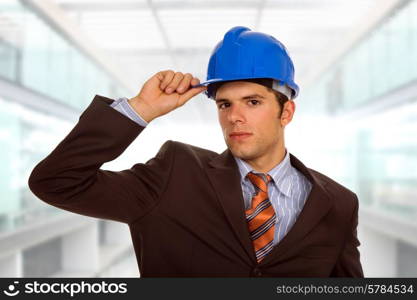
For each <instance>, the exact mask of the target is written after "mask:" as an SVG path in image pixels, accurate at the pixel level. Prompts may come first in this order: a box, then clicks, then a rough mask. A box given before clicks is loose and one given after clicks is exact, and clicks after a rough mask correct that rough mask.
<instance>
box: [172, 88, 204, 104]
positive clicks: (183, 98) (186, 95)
mask: <svg viewBox="0 0 417 300" xmlns="http://www.w3.org/2000/svg"><path fill="white" fill-rule="evenodd" d="M206 89H207V87H206V86H200V87H197V88H191V89H189V90H188V91H187V92H185V93H184V94H182V95H181V96H180V99H179V105H180V106H181V105H183V104H184V103H185V102H187V101H188V100H190V99H191V98H192V97H194V96H195V95H198V94H199V93H201V92H202V91H205V90H206Z"/></svg>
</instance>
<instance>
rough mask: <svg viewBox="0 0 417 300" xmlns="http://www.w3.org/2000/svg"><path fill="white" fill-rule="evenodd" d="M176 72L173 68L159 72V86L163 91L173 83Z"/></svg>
mask: <svg viewBox="0 0 417 300" xmlns="http://www.w3.org/2000/svg"><path fill="white" fill-rule="evenodd" d="M174 75H175V72H174V71H172V70H166V71H161V72H159V73H158V74H157V76H158V79H159V80H160V81H161V84H160V85H159V88H160V89H161V90H162V91H163V90H165V88H166V87H167V86H168V84H170V83H171V81H172V79H173V78H174Z"/></svg>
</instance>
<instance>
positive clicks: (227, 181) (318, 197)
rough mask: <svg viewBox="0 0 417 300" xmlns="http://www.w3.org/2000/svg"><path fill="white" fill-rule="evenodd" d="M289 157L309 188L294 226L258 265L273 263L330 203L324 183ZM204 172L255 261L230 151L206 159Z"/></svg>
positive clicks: (309, 228)
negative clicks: (310, 187)
mask: <svg viewBox="0 0 417 300" xmlns="http://www.w3.org/2000/svg"><path fill="white" fill-rule="evenodd" d="M290 160H291V165H292V166H293V167H294V168H296V169H297V170H298V171H300V172H301V173H302V174H303V175H304V176H305V177H306V178H307V179H308V180H309V181H310V182H311V183H312V189H311V191H310V194H309V196H308V197H307V200H306V202H305V204H304V208H303V209H302V211H301V212H300V215H299V216H298V218H297V221H296V222H295V223H294V225H293V227H292V228H291V229H290V231H289V232H288V233H287V234H286V236H285V237H284V238H283V239H282V240H281V241H280V242H279V243H278V244H277V245H276V246H275V247H274V249H273V250H272V251H271V252H270V253H269V254H268V255H267V256H266V257H265V258H264V259H263V260H262V261H261V263H260V264H261V265H266V264H269V263H272V262H273V261H274V260H275V259H277V258H279V257H280V256H281V255H282V254H284V253H286V252H287V251H289V250H290V249H291V248H292V246H294V245H295V244H296V243H297V242H299V241H300V240H302V239H303V238H304V237H305V236H306V235H307V234H308V233H309V232H310V230H312V229H313V228H314V227H315V226H316V225H317V224H318V222H319V221H320V219H321V218H322V217H324V216H325V215H326V213H327V212H328V211H329V210H330V208H331V206H332V204H333V202H332V200H331V198H330V196H329V195H328V193H327V191H326V190H325V188H324V186H325V183H323V182H322V181H321V180H319V179H318V178H317V176H315V175H314V174H313V173H312V172H311V171H310V170H309V169H308V168H307V167H306V166H304V164H303V163H302V162H301V161H299V160H298V159H297V158H296V157H295V156H293V155H292V154H290ZM206 171H207V175H208V177H209V180H210V182H211V184H212V185H213V187H214V190H215V191H216V194H217V198H218V200H219V202H220V204H221V206H222V208H223V210H224V212H225V215H226V217H227V220H228V222H229V223H230V225H231V227H232V228H233V230H234V232H235V234H236V236H237V237H238V240H239V241H240V243H241V246H242V247H243V248H244V249H245V252H246V253H247V254H248V257H249V259H250V260H251V261H252V263H256V257H255V253H254V251H253V245H252V241H251V240H250V237H249V231H248V227H247V222H246V218H245V207H244V201H243V196H242V188H241V183H240V180H241V178H240V173H239V170H238V166H237V164H236V161H235V160H234V158H233V156H232V154H231V152H230V151H229V150H228V149H227V150H225V151H224V152H223V153H222V154H220V155H219V156H216V157H215V158H214V159H213V160H211V161H210V162H209V167H208V168H207V169H206Z"/></svg>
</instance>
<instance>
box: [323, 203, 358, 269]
mask: <svg viewBox="0 0 417 300" xmlns="http://www.w3.org/2000/svg"><path fill="white" fill-rule="evenodd" d="M354 201H355V206H354V209H353V215H352V218H351V225H350V226H349V230H348V233H347V236H346V242H345V247H344V248H343V250H342V252H341V254H340V256H339V259H338V261H337V263H336V265H335V267H334V269H333V271H332V274H331V276H332V277H364V275H363V271H362V265H361V262H360V253H359V250H358V246H359V245H360V242H359V240H358V238H357V227H358V208H359V201H358V198H357V196H356V195H355V198H354Z"/></svg>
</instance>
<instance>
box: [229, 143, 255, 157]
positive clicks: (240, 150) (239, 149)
mask: <svg viewBox="0 0 417 300" xmlns="http://www.w3.org/2000/svg"><path fill="white" fill-rule="evenodd" d="M228 148H229V150H230V152H232V154H233V156H235V157H238V158H240V159H242V160H248V159H251V158H252V157H253V156H254V155H253V153H252V151H250V149H248V147H243V146H241V145H240V146H235V145H228Z"/></svg>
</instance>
